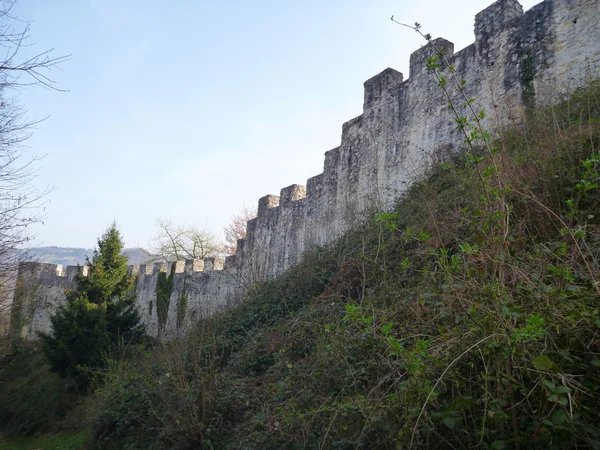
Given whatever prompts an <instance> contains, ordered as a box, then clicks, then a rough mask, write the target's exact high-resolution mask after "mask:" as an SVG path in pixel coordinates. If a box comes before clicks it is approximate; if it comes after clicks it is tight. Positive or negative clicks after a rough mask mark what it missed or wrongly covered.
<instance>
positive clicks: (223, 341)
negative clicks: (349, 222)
mask: <svg viewBox="0 0 600 450" xmlns="http://www.w3.org/2000/svg"><path fill="white" fill-rule="evenodd" d="M598 117H600V86H598V84H596V85H594V86H592V87H591V88H590V89H589V90H587V91H586V92H579V93H577V94H576V95H575V96H574V97H573V98H572V99H571V100H570V101H569V102H566V103H564V104H562V105H561V106H559V107H557V108H555V109H553V110H547V111H539V112H537V113H536V114H535V115H533V114H531V115H530V116H529V118H528V120H527V121H526V123H525V126H523V124H521V125H520V126H518V127H514V128H513V129H512V130H506V131H505V132H503V133H502V134H501V135H500V136H499V139H498V151H497V152H494V153H493V156H492V154H486V153H485V152H483V153H482V154H481V155H480V154H478V153H476V152H473V153H470V154H467V156H465V157H464V158H463V159H462V160H456V161H452V162H449V163H446V164H443V165H441V166H439V167H437V168H435V169H434V170H433V171H432V173H431V175H430V176H429V177H428V178H427V179H426V180H423V181H421V182H419V183H416V184H415V185H414V186H413V187H412V189H411V190H410V192H409V193H408V194H407V195H406V196H405V197H404V198H403V199H402V201H400V202H399V203H398V205H397V207H396V208H395V210H394V211H390V212H386V213H375V214H373V215H371V216H366V217H365V218H364V221H363V222H362V225H360V226H357V227H356V229H355V230H353V231H352V232H349V233H347V234H346V235H345V236H344V237H343V238H342V239H340V240H339V241H338V242H336V243H334V244H333V245H331V246H328V247H326V248H321V249H317V250H315V251H314V252H311V253H309V254H307V255H306V257H305V258H304V260H303V262H302V263H301V264H299V265H298V266H297V267H295V268H293V269H292V270H290V271H288V272H286V273H285V274H284V275H282V276H281V277H279V278H278V279H276V280H273V281H271V282H269V283H266V284H263V285H259V286H256V288H255V289H253V290H252V291H251V292H249V294H248V296H247V298H246V300H245V301H244V302H243V303H242V304H241V305H239V306H238V307H237V308H235V309H233V310H230V311H227V312H226V313H224V314H223V315H222V316H220V317H217V318H215V319H212V320H208V321H205V322H202V323H201V324H199V326H198V328H197V329H196V330H195V331H194V333H193V334H192V335H191V336H190V338H189V339H188V340H187V341H185V342H175V343H171V344H169V345H168V346H166V347H155V348H152V349H148V348H140V349H132V353H133V354H132V355H131V356H130V357H129V358H127V359H125V360H121V361H115V362H113V363H111V366H110V368H109V370H108V371H107V373H106V374H105V375H106V377H105V384H104V386H103V387H101V388H100V389H99V390H98V391H97V392H96V394H95V396H94V397H93V398H91V399H88V400H89V401H90V402H92V403H93V405H92V406H89V405H88V407H89V408H91V409H92V410H93V411H92V412H93V414H92V415H93V420H92V425H91V428H90V430H89V431H90V434H91V436H92V437H93V440H94V442H95V443H96V446H97V447H98V448H131V449H134V448H148V449H151V448H157V449H158V448H206V449H281V448H315V449H317V448H319V449H320V448H337V449H346V448H348V449H351V448H365V449H367V448H368V449H371V448H382V449H386V448H411V447H418V448H474V447H477V448H483V449H486V448H492V449H502V448H506V449H508V448H524V447H530V448H565V449H566V448H600V419H599V417H600V406H599V402H598V399H599V398H600V392H599V391H600V367H599V365H600V356H599V355H600V313H599V311H600V295H599V291H598V289H599V284H598V279H599V273H600V227H599V223H600V222H599V219H598V213H600V199H599V197H600V192H599V188H598V185H600V158H598V148H599V143H600V127H599V125H598V122H599V121H598ZM480 157H481V159H479V158H480ZM22 363H23V362H21V364H22ZM38 369H39V370H38V371H39V372H40V373H47V372H44V370H47V369H44V368H43V367H40V368H38ZM2 370H3V372H2V373H0V376H3V377H5V375H6V370H7V369H6V368H5V369H2ZM5 379H6V378H5ZM11 380H12V382H11V383H18V379H17V377H12V378H11ZM52 383H54V382H52ZM11 386H16V385H15V384H11ZM19 386H21V387H20V388H19V389H20V390H21V391H23V390H24V388H23V386H24V384H23V383H20V384H19ZM32 386H37V385H35V384H34V385H32ZM54 386H55V387H54V389H57V387H56V385H54ZM36 389H38V388H36ZM30 390H31V389H30ZM50 391H52V389H50ZM63 391H64V389H63ZM6 392H7V391H4V394H2V395H6V394H5V393H6ZM10 408H14V404H13V406H12V407H8V408H5V409H6V410H7V411H9V410H10ZM70 408H71V411H72V412H71V414H70V415H67V419H68V420H67V421H68V423H70V425H69V426H67V427H66V429H71V430H76V429H77V428H78V427H77V425H76V424H75V421H74V420H73V417H78V414H81V413H80V412H78V410H77V409H76V408H75V409H73V408H74V407H72V406H71V407H70ZM73 411H74V412H73ZM22 417H23V418H24V419H23V420H25V421H26V420H27V419H26V417H27V416H22ZM84 423H87V422H84ZM46 425H47V424H46ZM84 426H85V425H84ZM36 429H37V430H38V431H40V430H47V429H48V428H47V427H46V428H44V426H43V424H42V423H39V424H38V426H37V428H36ZM4 431H7V430H4ZM13 431H14V430H13ZM23 432H25V431H23Z"/></svg>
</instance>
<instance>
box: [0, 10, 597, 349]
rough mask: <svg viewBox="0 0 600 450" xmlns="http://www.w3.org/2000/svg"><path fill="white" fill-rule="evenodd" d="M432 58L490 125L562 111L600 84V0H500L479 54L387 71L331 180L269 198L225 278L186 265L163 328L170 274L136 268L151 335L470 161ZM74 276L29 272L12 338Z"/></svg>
mask: <svg viewBox="0 0 600 450" xmlns="http://www.w3.org/2000/svg"><path fill="white" fill-rule="evenodd" d="M433 31H435V30H433ZM400 36H401V31H400V30H399V38H400ZM433 47H436V48H437V49H439V50H441V51H442V52H443V54H444V56H445V58H446V60H447V61H444V62H443V65H444V67H446V66H448V65H452V66H453V67H454V68H455V69H456V73H457V75H458V77H459V78H464V79H466V80H467V84H466V86H465V89H466V93H467V96H468V97H472V98H474V99H475V104H474V106H475V108H476V110H481V109H484V110H485V111H486V114H487V116H486V119H485V125H486V126H487V127H488V128H494V127H498V126H505V125H508V124H510V123H511V121H512V120H514V119H515V118H518V117H520V116H521V112H522V110H523V109H524V108H527V107H529V106H533V105H541V104H548V103H550V102H553V101H556V100H558V99H559V98H560V94H561V93H568V92H571V91H572V90H573V89H575V88H576V87H577V86H580V85H581V84H582V83H583V82H584V80H586V79H590V78H598V77H599V76H600V0H545V1H544V2H542V3H540V4H538V5H536V6H535V7H533V8H531V9H530V10H529V11H527V12H523V8H522V7H521V5H520V4H519V3H518V2H517V1H516V0H499V1H497V2H495V3H494V4H492V5H491V6H489V7H488V8H486V9H484V10H483V11H481V12H480V13H479V14H477V15H476V17H475V42H474V43H473V44H471V45H469V46H468V47H466V48H464V49H462V50H460V51H458V52H456V53H455V52H454V44H452V42H450V41H448V40H445V39H442V38H439V39H435V40H434V41H433V42H432V43H430V44H427V45H425V46H423V47H421V48H420V49H419V50H417V51H415V52H414V53H413V54H412V55H411V57H410V69H409V78H408V79H406V80H405V79H404V77H403V75H402V74H401V73H400V72H397V71H395V70H393V69H389V68H388V69H386V70H384V71H383V72H381V73H380V74H378V75H376V76H374V77H373V78H371V79H369V80H367V81H366V82H365V83H364V88H365V91H364V103H363V113H362V114H361V115H360V116H358V117H356V118H354V119H352V120H350V121H348V122H346V123H345V124H343V126H342V136H341V143H340V146H339V147H337V148H334V149H332V150H329V151H328V152H326V153H325V163H324V167H323V173H321V174H319V175H316V176H314V177H312V178H310V179H309V180H308V181H307V183H306V187H304V186H299V185H292V186H288V187H286V188H283V189H282V190H281V192H280V194H279V196H276V195H267V196H265V197H262V198H261V199H260V200H259V204H258V214H257V217H256V218H255V219H253V220H251V221H249V222H248V230H247V237H246V239H243V240H240V241H238V251H237V256H236V257H234V258H229V259H228V260H227V261H226V263H225V267H224V268H223V269H222V270H212V269H213V268H214V267H213V265H214V261H211V260H205V261H203V262H192V261H188V262H186V263H185V264H184V263H177V264H176V267H175V270H174V273H173V292H172V294H171V297H170V303H169V309H168V317H167V320H166V322H165V324H164V325H159V320H158V314H157V311H158V310H157V307H156V302H157V283H158V278H159V277H160V276H166V275H160V273H161V272H162V273H163V274H166V273H167V269H168V268H167V267H166V265H155V266H154V267H148V268H146V267H143V266H142V267H140V268H135V267H132V268H131V270H132V271H133V272H134V273H138V278H137V284H136V295H137V299H138V302H139V304H140V308H141V309H142V312H143V314H144V321H145V322H146V324H147V325H148V329H149V333H150V334H152V335H155V336H158V335H160V336H161V337H169V336H173V335H176V334H178V333H184V332H185V330H186V329H187V328H188V327H189V324H190V323H191V322H193V321H194V319H195V318H197V317H199V316H200V315H204V314H211V313H213V312H214V311H216V310H218V309H220V308H225V307H228V306H230V305H232V304H235V303H236V302H237V301H239V299H240V298H241V296H242V295H243V292H244V287H245V286H246V285H248V284H249V283H253V282H255V281H260V280H264V279H267V278H269V277H273V276H275V275H277V274H280V273H281V272H283V271H284V270H286V269H287V268H289V267H290V266H292V265H294V264H295V263H297V262H298V261H299V260H300V258H301V256H302V254H303V253H304V252H305V251H306V250H307V249H308V248H310V247H311V246H314V245H319V244H325V243H328V242H331V241H333V240H334V239H335V238H337V237H338V236H340V234H341V233H343V232H344V231H345V229H346V228H347V226H348V224H349V223H350V221H351V220H352V218H353V217H355V216H356V215H357V214H358V213H360V212H361V211H364V210H365V209H366V208H369V207H372V206H373V205H375V206H377V207H382V208H385V207H387V206H389V205H391V204H392V202H393V201H394V199H396V198H397V197H398V196H400V195H402V193H403V192H405V191H406V189H407V187H408V186H409V185H410V184H411V183H412V182H413V181H414V180H416V179H418V178H419V177H420V176H422V175H423V174H424V173H425V171H426V169H427V168H428V167H429V166H430V165H431V163H432V162H435V161H440V160H443V159H444V158H445V157H446V156H447V155H448V154H449V153H452V152H457V151H459V150H460V148H461V145H462V136H461V134H460V132H459V131H457V129H456V127H455V124H454V122H453V120H452V116H451V111H450V110H449V108H448V100H447V99H446V97H445V94H444V92H443V91H442V90H441V89H440V88H439V87H438V85H437V81H436V79H435V78H434V76H433V75H432V74H431V73H429V72H428V71H427V67H426V66H427V60H428V58H429V57H431V56H433V55H434V53H435V51H434V49H433ZM446 70H447V67H446ZM73 270H74V269H73V268H67V269H66V271H64V274H63V271H62V268H60V269H59V268H57V267H56V266H52V265H47V264H33V263H24V264H23V265H22V266H21V269H20V278H19V280H20V286H21V290H19V286H18V287H17V291H16V293H17V295H16V296H15V298H18V299H19V301H15V305H17V306H20V310H21V311H22V314H21V316H20V317H21V319H20V321H19V322H18V323H17V322H14V323H13V325H12V326H11V327H12V329H13V333H15V334H20V335H22V336H24V337H34V335H35V333H34V332H35V331H36V330H47V328H48V323H49V320H48V316H49V314H50V313H51V312H52V311H53V310H54V308H56V305H57V304H59V303H60V302H61V301H62V302H64V294H63V293H62V292H63V291H64V288H65V287H68V286H70V285H71V284H70V283H72V278H73ZM59 272H60V273H59ZM183 297H185V298H186V300H185V301H184V302H182V301H181V298H183ZM182 304H185V308H183V307H182V306H180V307H179V313H178V308H177V305H182ZM183 310H185V314H184V313H182V311H183ZM178 315H179V320H178ZM13 316H15V317H17V316H18V314H13Z"/></svg>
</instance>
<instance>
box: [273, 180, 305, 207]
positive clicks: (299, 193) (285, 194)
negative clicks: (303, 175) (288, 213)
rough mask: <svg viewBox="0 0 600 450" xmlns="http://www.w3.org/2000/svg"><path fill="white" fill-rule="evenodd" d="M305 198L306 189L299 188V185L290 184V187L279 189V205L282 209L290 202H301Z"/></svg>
mask: <svg viewBox="0 0 600 450" xmlns="http://www.w3.org/2000/svg"><path fill="white" fill-rule="evenodd" d="M305 197H306V187H304V186H300V185H299V184H292V185H291V186H288V187H284V188H283V189H281V193H280V194H279V205H280V206H281V207H282V208H285V207H287V206H289V205H290V204H291V203H292V202H295V201H297V200H301V199H303V198H305Z"/></svg>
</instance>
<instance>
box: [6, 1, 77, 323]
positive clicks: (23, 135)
mask: <svg viewBox="0 0 600 450" xmlns="http://www.w3.org/2000/svg"><path fill="white" fill-rule="evenodd" d="M13 4H14V1H13V0H10V1H8V0H0V55H3V56H0V334H2V331H3V330H2V328H3V327H2V323H1V321H2V317H3V316H4V318H5V317H6V315H7V310H8V308H9V307H10V304H11V303H12V295H11V294H12V290H13V289H14V283H15V276H16V269H17V265H18V262H19V259H20V257H21V255H22V254H23V250H24V249H25V248H26V247H27V246H28V244H29V242H30V241H31V240H32V232H31V226H32V225H33V224H36V223H39V222H41V221H42V220H43V218H44V206H45V196H46V194H47V193H48V189H45V190H44V189H42V190H39V189H36V188H35V187H34V186H33V185H32V181H33V179H34V178H35V175H36V171H37V169H38V167H39V165H38V163H39V161H40V158H39V157H37V156H31V155H27V154H26V151H25V148H24V146H23V143H24V142H25V141H26V140H27V139H28V138H29V137H30V136H31V131H32V128H33V127H34V126H35V125H37V124H38V123H40V121H39V120H38V121H31V120H29V119H28V118H27V117H26V116H25V114H26V111H25V110H24V109H23V108H22V107H21V105H20V104H19V103H18V102H17V100H16V99H15V97H13V96H12V94H11V93H12V92H14V91H15V89H21V88H25V87H30V86H41V87H44V88H48V89H52V90H57V91H58V90H60V89H58V88H57V87H56V84H55V82H54V81H53V80H52V79H50V78H49V77H48V72H49V70H51V69H53V68H55V67H56V66H57V65H59V64H60V63H62V62H64V61H66V60H67V59H69V56H59V57H53V56H52V51H53V50H47V51H44V52H42V53H37V54H35V53H34V56H24V53H26V52H27V53H31V52H30V47H31V44H30V43H29V39H30V28H29V25H28V24H26V23H24V22H22V21H20V20H19V19H17V18H16V17H14V16H13V15H12V14H11V12H12V7H13Z"/></svg>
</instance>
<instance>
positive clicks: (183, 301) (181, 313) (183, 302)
mask: <svg viewBox="0 0 600 450" xmlns="http://www.w3.org/2000/svg"><path fill="white" fill-rule="evenodd" d="M186 286H187V275H186V276H185V278H184V279H183V286H182V287H181V292H180V293H179V296H178V298H177V328H181V326H182V325H183V320H184V319H185V314H186V311H187V305H188V294H187V290H186Z"/></svg>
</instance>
